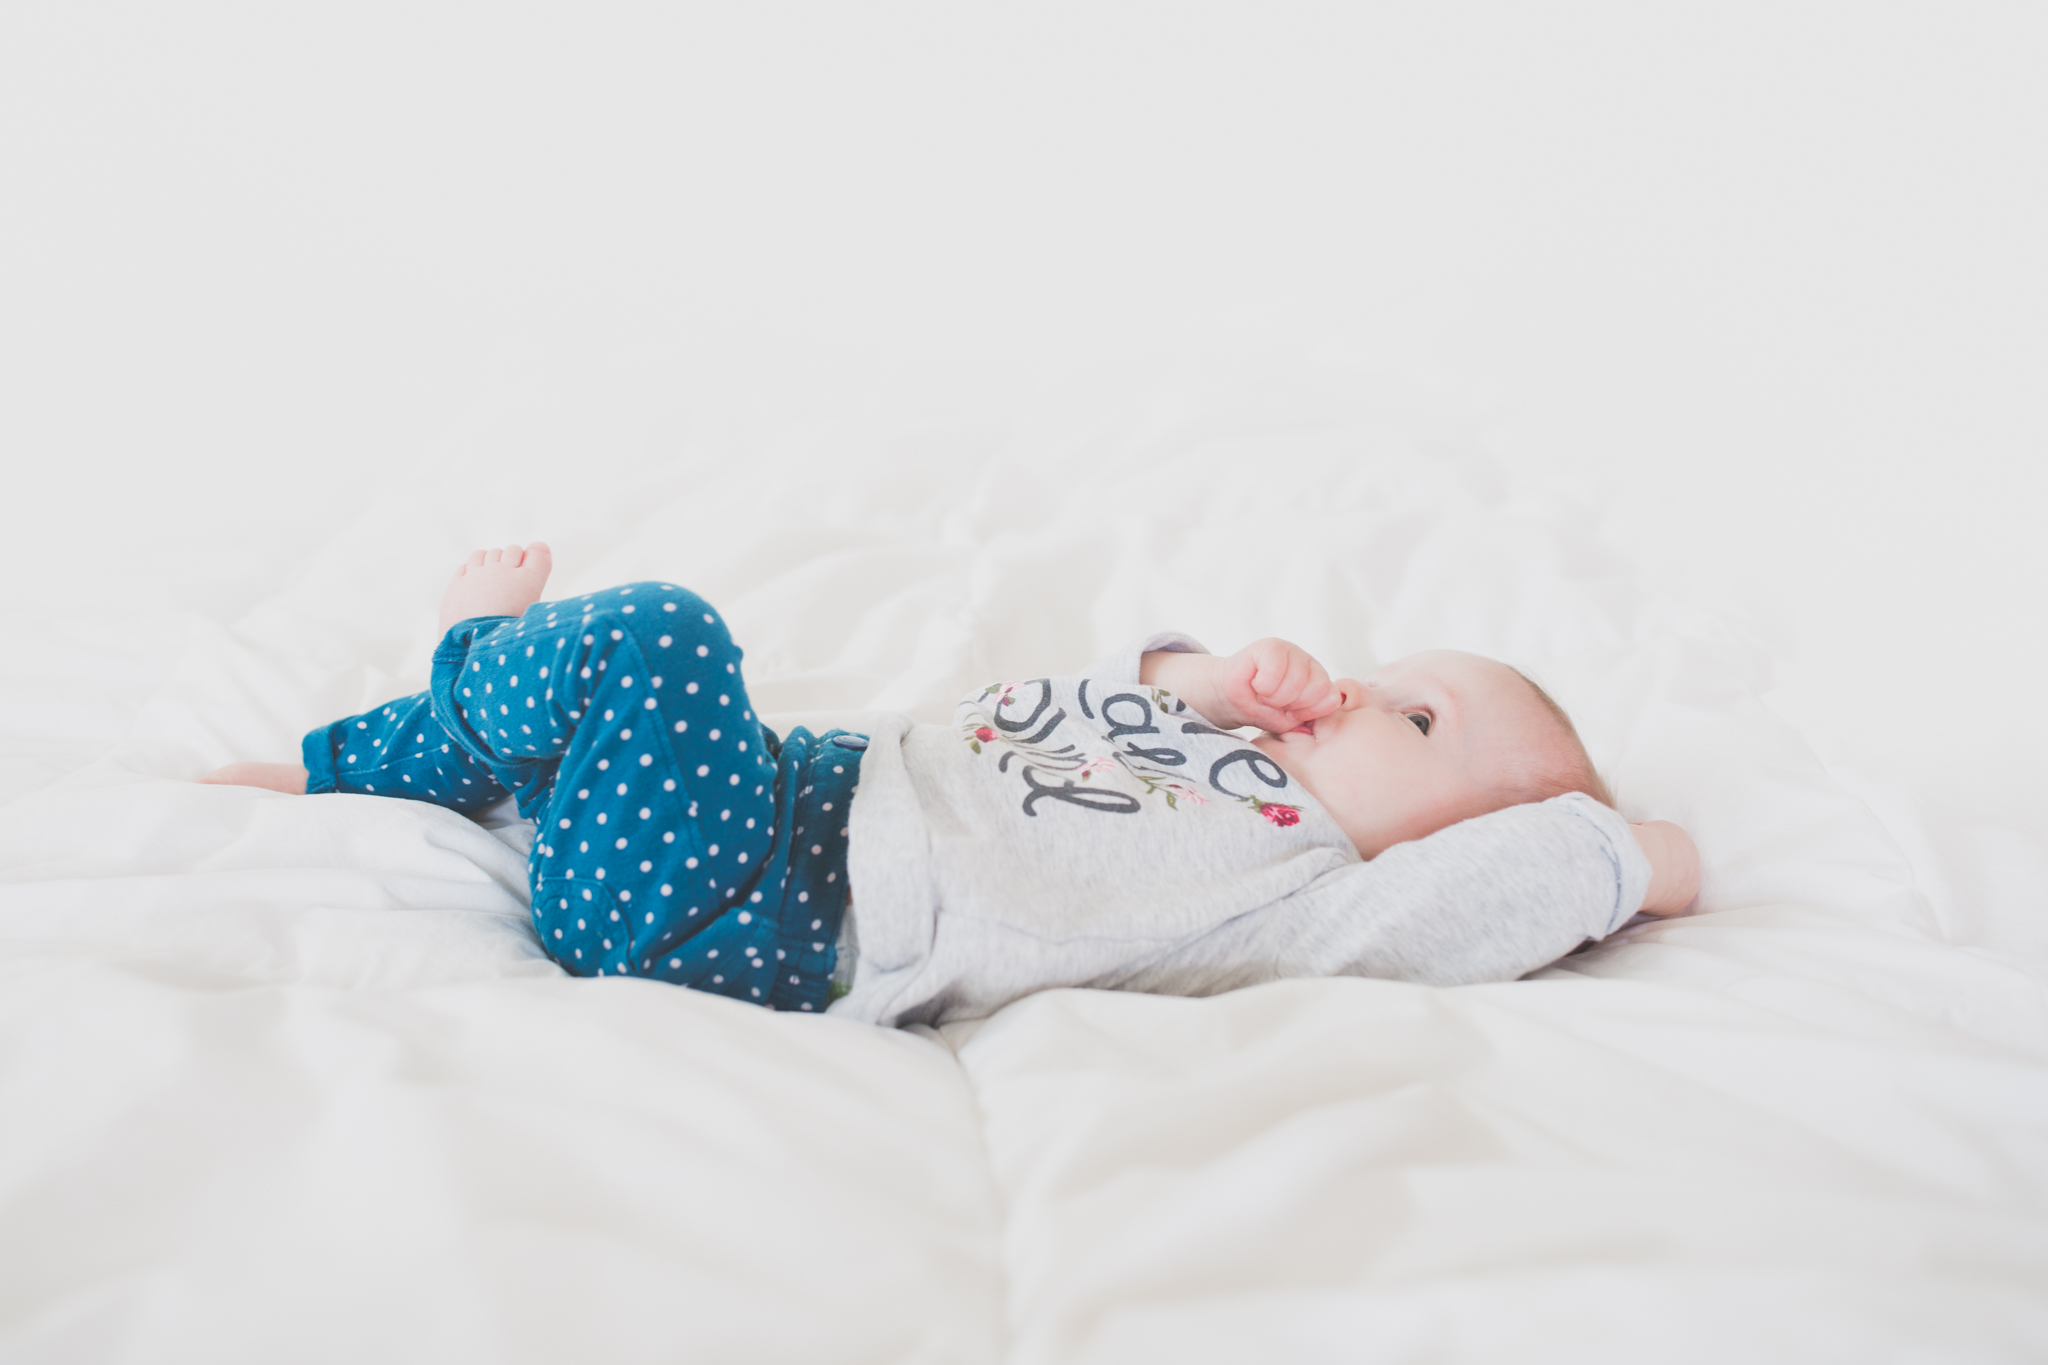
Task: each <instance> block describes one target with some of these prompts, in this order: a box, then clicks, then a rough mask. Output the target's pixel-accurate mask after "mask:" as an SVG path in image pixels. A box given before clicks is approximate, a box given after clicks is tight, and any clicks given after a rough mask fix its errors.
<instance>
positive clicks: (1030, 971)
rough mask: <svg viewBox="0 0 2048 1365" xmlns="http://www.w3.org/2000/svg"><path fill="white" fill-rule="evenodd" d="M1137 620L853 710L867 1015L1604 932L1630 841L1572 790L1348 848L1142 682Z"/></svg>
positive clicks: (1426, 956) (855, 854)
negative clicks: (1390, 842) (931, 713)
mask: <svg viewBox="0 0 2048 1365" xmlns="http://www.w3.org/2000/svg"><path fill="white" fill-rule="evenodd" d="M1160 649H1171V650H1183V651H1192V652H1196V653H1206V652H1207V651H1205V650H1203V649H1202V647H1201V646H1200V645H1199V644H1197V643H1195V642H1194V641H1193V640H1191V639H1189V638H1188V637H1187V636H1184V635H1174V634H1165V635H1155V636H1151V637H1149V638H1147V639H1143V640H1139V641H1137V642H1135V643H1134V644H1132V645H1131V646H1130V647H1129V648H1126V649H1124V650H1122V651H1121V652H1119V653H1118V654H1116V655H1113V656H1111V657H1110V658H1109V659H1107V660H1104V661H1103V662H1102V663H1099V664H1097V665H1095V666H1094V667H1092V668H1090V669H1089V670H1088V671H1087V672H1086V673H1085V674H1083V675H1081V676H1079V677H1073V678H1034V679H1032V680H1030V681H1028V682H1015V683H997V684H992V685H991V686H990V687H988V688H987V689H985V690H983V691H981V692H979V693H977V694H976V695H974V696H971V697H968V698H966V699H965V700H963V701H962V702H961V703H960V705H959V708H958V710H957V712H956V714H955V723H954V724H952V725H921V724H917V723H915V722H913V721H912V720H911V719H910V718H909V717H907V716H901V715H897V716H888V717H884V718H882V719H881V720H880V721H879V723H877V724H876V726H875V728H874V730H873V733H872V736H871V741H870V744H869V746H868V750H867V754H866V757H865V759H864V761H863V762H862V764H861V773H860V786H859V788H858V789H857V794H856V795H855V797H854V799H853V803H852V810H851V813H850V816H849V819H848V828H849V830H850V831H851V834H850V844H851V848H850V851H849V855H848V880H849V881H850V882H851V883H852V887H853V897H854V909H853V910H852V912H851V914H850V915H849V917H848V928H847V930H846V931H845V933H844V935H843V940H842V941H843V942H844V943H845V944H846V946H847V947H849V948H854V947H857V952H855V953H854V954H853V961H854V970H853V972H852V980H851V989H850V990H849V991H848V993H847V994H846V995H844V996H843V997H841V998H840V999H839V1000H837V1001H835V1002H834V1003H833V1004H832V1006H831V1007H830V1009H829V1011H828V1012H829V1013H832V1014H838V1015H847V1016H851V1017H853V1018H857V1019H864V1020H869V1021H871V1022H874V1023H879V1024H892V1025H893V1024H911V1023H926V1024H939V1023H943V1022H945V1021H947V1020H953V1019H975V1018H980V1017H982V1016H984V1015H987V1014H991V1013H993V1012H994V1011H995V1010H997V1009H999V1008H1000V1007H1002V1006H1003V1005H1005V1004H1008V1003H1009V1002H1010V1001H1012V1000H1015V999H1018V998H1019V997H1021V996H1024V995H1028V994H1030V993H1032V992H1033V991H1041V990H1047V989H1050V988H1052V987H1056V986H1094V987H1106V988H1111V989H1118V990H1133V991H1149V992H1153V993H1156V994H1163V995H1213V994H1215V993H1217V992H1219V991H1227V990H1232V989H1234V988H1236V987H1239V986H1249V985H1253V984H1255V983H1258V982H1262V981H1273V980H1277V979H1279V978H1282V977H1296V976H1336V975H1350V976H1377V977H1390V978H1394V979H1397V980H1402V981H1418V982H1424V983H1429V984H1435V985H1457V984H1462V983H1466V982H1475V981H1507V980H1512V979H1514V978H1515V977H1518V976H1521V975H1523V974H1524V973H1526V972H1530V971H1533V970H1535V969H1536V968H1538V967H1541V966H1543V965H1544V964H1546V963H1549V962H1554V961H1556V960H1557V959H1558V958H1560V957H1563V956H1564V955H1565V954H1566V953H1568V952H1570V951H1571V950H1572V949H1573V948H1575V947H1577V946H1578V945H1579V944H1580V943H1582V942H1584V941H1585V940H1587V939H1597V938H1601V937H1604V936H1605V935H1607V934H1609V933H1611V932H1613V931H1614V930H1615V929H1616V928H1618V927H1619V926H1620V925H1621V924H1622V923H1623V922H1624V921H1625V920H1627V919H1628V918H1629V917H1630V916H1631V915H1632V914H1634V913H1635V911H1636V909H1637V907H1639V906H1640V905H1641V904H1642V900H1643V895H1644V892H1645V890H1646V889H1647V887H1648V884H1649V876H1650V869H1649V863H1648V860H1647V859H1645V858H1644V857H1643V854H1642V851H1641V850H1640V849H1639V848H1638V847H1637V846H1636V842H1635V840H1634V838H1633V837H1631V835H1630V834H1629V832H1628V827H1627V825H1626V824H1625V823H1624V822H1623V820H1622V819H1621V817H1620V816H1619V815H1617V814H1615V813H1614V812H1613V811H1612V810H1609V809H1608V808H1607V807H1605V806H1603V805H1601V804H1600V803H1599V802H1597V801H1594V800H1593V799H1591V798H1590V797H1586V796H1581V795H1578V794H1577V793H1572V794H1569V795H1565V796H1560V797H1556V798H1554V799H1552V800H1549V801H1543V802H1536V803H1532V804H1528V805H1521V806H1511V807H1509V808H1508V809H1506V810H1501V811H1496V812H1494V813H1493V814H1491V815H1484V816H1480V817H1479V818H1477V819H1474V820H1466V821H1463V822H1462V823H1459V824H1456V825H1452V826H1451V827H1450V828H1448V829H1444V830H1440V831H1438V832H1437V833H1435V834H1432V835H1430V836H1429V837H1428V838H1426V839H1418V840H1415V841H1414V842H1412V843H1405V844H1396V845H1395V846H1394V847H1392V848H1389V849H1387V850H1386V851H1385V852H1383V853H1381V854H1380V855H1379V856H1378V857H1377V858H1374V859H1373V860H1372V861H1370V862H1367V861H1364V860H1362V859H1361V858H1360V857H1359V856H1358V851H1357V850H1356V849H1355V848H1354V847H1353V846H1352V843H1351V840H1350V839H1349V838H1348V837H1347V836H1346V835H1345V834H1344V832H1343V831H1342V830H1341V829H1339V828H1338V826H1337V824H1336V822H1335V821H1334V820H1333V819H1331V817H1330V815H1329V814H1328V812H1326V811H1325V810H1323V808H1322V807H1321V806H1320V805H1318V804H1317V803H1316V801H1315V798H1314V797H1312V796H1310V795H1309V794H1308V792H1307V791H1305V790H1304V789H1303V788H1302V787H1301V786H1300V784H1298V783H1296V782H1294V781H1293V780H1292V779H1291V778H1289V777H1288V776H1287V774H1286V773H1285V772H1284V771H1283V770H1282V769H1281V768H1280V767H1279V765H1278V764H1276V763H1274V762H1273V761H1272V760H1271V759H1269V758H1267V757H1266V756H1265V755H1264V754H1262V753H1260V752H1259V751H1258V750H1257V749H1254V748H1252V747H1251V745H1249V744H1248V743H1246V742H1245V741H1244V740H1243V739H1242V738H1241V737H1239V736H1237V735H1234V734H1231V733H1229V732H1228V731H1223V730H1218V729H1216V728H1214V727H1213V726H1211V725H1209V724H1208V723H1207V722H1206V721H1204V720H1203V719H1202V718H1201V717H1200V716H1198V715H1196V714H1195V713H1194V712H1193V711H1192V710H1190V709H1189V708H1188V707H1187V706H1186V705H1185V704H1184V703H1183V702H1181V701H1180V699H1179V698H1177V697H1175V696H1174V695H1173V694H1172V693H1171V692H1167V691H1165V690H1164V689H1162V688H1157V687H1146V686H1142V685H1140V683H1139V682H1138V669H1139V661H1140V659H1141V657H1142V656H1143V654H1144V653H1145V652H1146V651H1148V650H1160Z"/></svg>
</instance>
